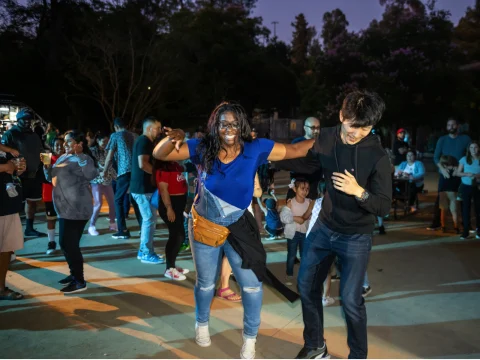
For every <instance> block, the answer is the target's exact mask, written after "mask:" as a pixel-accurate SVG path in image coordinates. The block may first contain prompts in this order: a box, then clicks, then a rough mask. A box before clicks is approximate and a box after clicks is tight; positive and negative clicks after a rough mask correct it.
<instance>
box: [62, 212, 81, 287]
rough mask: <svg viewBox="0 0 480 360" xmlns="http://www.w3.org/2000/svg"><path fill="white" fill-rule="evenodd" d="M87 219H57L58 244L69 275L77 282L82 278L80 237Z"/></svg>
mask: <svg viewBox="0 0 480 360" xmlns="http://www.w3.org/2000/svg"><path fill="white" fill-rule="evenodd" d="M87 221H88V220H68V219H62V218H60V219H58V227H59V233H60V234H59V241H58V242H59V244H60V248H61V249H62V251H63V255H64V256H65V260H67V264H68V267H69V268H70V275H72V276H73V277H74V278H75V280H77V281H79V282H82V283H83V282H84V281H85V279H84V278H83V256H82V252H81V251H80V239H81V238H82V235H83V231H84V230H85V225H86V224H87Z"/></svg>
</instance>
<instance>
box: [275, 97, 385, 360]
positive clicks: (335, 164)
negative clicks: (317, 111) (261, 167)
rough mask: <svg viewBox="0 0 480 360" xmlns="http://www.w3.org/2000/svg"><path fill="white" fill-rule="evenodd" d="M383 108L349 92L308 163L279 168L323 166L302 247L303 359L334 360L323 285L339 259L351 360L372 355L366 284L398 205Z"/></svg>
mask: <svg viewBox="0 0 480 360" xmlns="http://www.w3.org/2000/svg"><path fill="white" fill-rule="evenodd" d="M384 110H385V103H384V102H383V100H382V99H381V98H380V97H379V96H378V95H377V94H375V93H370V92H366V91H355V92H352V93H350V94H348V95H347V96H346V98H345V100H344V101H343V105H342V109H341V110H340V123H341V124H340V125H338V126H336V127H331V128H324V129H322V131H321V133H320V136H319V137H318V138H317V140H316V141H315V143H314V146H313V147H312V149H311V150H310V151H309V153H308V155H307V157H306V158H303V159H296V160H285V161H282V162H278V163H276V167H277V168H282V169H285V170H291V171H298V172H302V173H313V172H314V171H315V170H317V169H318V168H319V167H320V166H321V167H322V168H323V173H324V176H325V182H326V194H325V197H324V200H323V204H322V210H321V212H320V216H319V217H318V220H317V222H316V223H315V224H314V226H313V228H312V230H311V232H310V234H309V235H308V237H307V238H306V240H305V243H304V246H303V249H304V250H303V255H302V262H301V265H300V272H299V274H298V289H299V291H300V296H301V299H302V310H303V321H304V323H305V330H304V332H303V336H304V340H305V345H304V347H303V349H302V350H301V351H300V353H299V354H298V355H297V358H299V359H315V358H316V359H318V358H324V357H328V352H327V346H326V344H325V340H324V337H323V335H324V334H323V327H324V325H323V306H322V289H323V282H324V281H325V278H326V277H327V273H328V271H329V269H330V266H331V264H332V262H333V260H334V258H335V256H337V257H338V259H339V261H340V263H341V266H342V277H341V281H340V295H341V297H342V304H343V309H344V311H345V319H346V322H347V328H348V339H347V342H348V346H349V347H350V355H349V358H357V359H361V358H366V357H367V348H368V346H367V314H366V310H365V305H364V300H363V297H362V289H363V279H364V276H365V271H366V270H367V263H368V258H369V254H370V249H371V246H372V233H373V229H374V226H375V218H376V216H385V215H386V214H388V212H389V210H390V205H391V201H392V184H391V176H390V161H389V159H388V155H387V154H386V152H385V151H384V150H383V148H382V146H381V145H380V141H379V138H378V137H377V136H376V135H374V134H372V133H371V130H372V128H373V127H374V126H375V125H376V124H377V123H378V121H379V120H380V119H381V117H382V114H383V112H384Z"/></svg>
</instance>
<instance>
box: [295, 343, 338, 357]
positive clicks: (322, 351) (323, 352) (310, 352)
mask: <svg viewBox="0 0 480 360" xmlns="http://www.w3.org/2000/svg"><path fill="white" fill-rule="evenodd" d="M295 359H330V354H329V353H328V350H327V344H324V345H323V347H322V348H316V349H310V348H307V347H304V348H303V349H302V350H300V352H299V353H298V355H297V357H296V358H295Z"/></svg>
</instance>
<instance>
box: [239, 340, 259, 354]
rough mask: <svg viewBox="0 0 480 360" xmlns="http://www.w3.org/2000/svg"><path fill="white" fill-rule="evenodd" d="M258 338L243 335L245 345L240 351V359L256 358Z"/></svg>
mask: <svg viewBox="0 0 480 360" xmlns="http://www.w3.org/2000/svg"><path fill="white" fill-rule="evenodd" d="M256 342H257V339H250V338H246V337H243V346H242V350H241V351H240V359H255V343H256Z"/></svg>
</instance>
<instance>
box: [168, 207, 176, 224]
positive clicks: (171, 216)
mask: <svg viewBox="0 0 480 360" xmlns="http://www.w3.org/2000/svg"><path fill="white" fill-rule="evenodd" d="M167 218H168V221H170V222H174V221H175V211H173V208H172V205H169V206H167Z"/></svg>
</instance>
